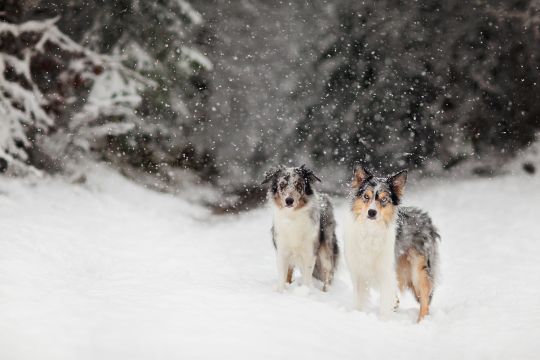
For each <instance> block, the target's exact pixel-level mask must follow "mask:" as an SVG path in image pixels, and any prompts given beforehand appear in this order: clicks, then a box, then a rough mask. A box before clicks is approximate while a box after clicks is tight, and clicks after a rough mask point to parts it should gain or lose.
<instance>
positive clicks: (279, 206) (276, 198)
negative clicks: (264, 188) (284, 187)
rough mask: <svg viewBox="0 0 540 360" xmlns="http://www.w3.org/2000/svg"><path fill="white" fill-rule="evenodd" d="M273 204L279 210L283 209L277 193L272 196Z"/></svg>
mask: <svg viewBox="0 0 540 360" xmlns="http://www.w3.org/2000/svg"><path fill="white" fill-rule="evenodd" d="M273 199H274V203H275V204H276V206H277V207H278V208H279V209H283V202H282V201H281V196H280V195H279V192H277V193H275V194H274V196H273Z"/></svg>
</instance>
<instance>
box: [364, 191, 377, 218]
mask: <svg viewBox="0 0 540 360" xmlns="http://www.w3.org/2000/svg"><path fill="white" fill-rule="evenodd" d="M380 188H381V185H377V186H375V188H374V189H373V196H372V197H371V199H370V200H369V204H368V206H367V210H366V216H368V213H369V210H375V211H376V212H377V215H375V219H377V217H378V216H379V210H378V208H377V200H375V198H376V196H377V193H378V192H379V190H380Z"/></svg>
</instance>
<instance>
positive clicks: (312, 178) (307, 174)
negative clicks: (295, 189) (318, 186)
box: [300, 164, 322, 182]
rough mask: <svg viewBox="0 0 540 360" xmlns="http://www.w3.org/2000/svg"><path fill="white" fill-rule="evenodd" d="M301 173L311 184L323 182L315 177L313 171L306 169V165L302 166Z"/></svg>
mask: <svg viewBox="0 0 540 360" xmlns="http://www.w3.org/2000/svg"><path fill="white" fill-rule="evenodd" d="M300 173H301V174H302V176H303V177H304V179H307V180H308V181H309V182H315V181H318V182H322V181H321V179H319V177H318V176H317V175H315V173H314V172H313V170H310V169H308V168H306V164H302V166H300Z"/></svg>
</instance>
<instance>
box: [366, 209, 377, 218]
mask: <svg viewBox="0 0 540 360" xmlns="http://www.w3.org/2000/svg"><path fill="white" fill-rule="evenodd" d="M376 215H377V210H373V209H369V210H368V212H367V216H368V217H369V218H370V219H374V218H375V216H376Z"/></svg>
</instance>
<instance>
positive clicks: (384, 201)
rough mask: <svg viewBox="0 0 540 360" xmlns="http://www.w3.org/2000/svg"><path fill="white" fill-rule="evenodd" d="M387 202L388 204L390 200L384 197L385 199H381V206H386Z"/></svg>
mask: <svg viewBox="0 0 540 360" xmlns="http://www.w3.org/2000/svg"><path fill="white" fill-rule="evenodd" d="M387 202H388V198H385V197H383V198H382V199H381V204H383V205H384V204H386V203H387Z"/></svg>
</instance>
